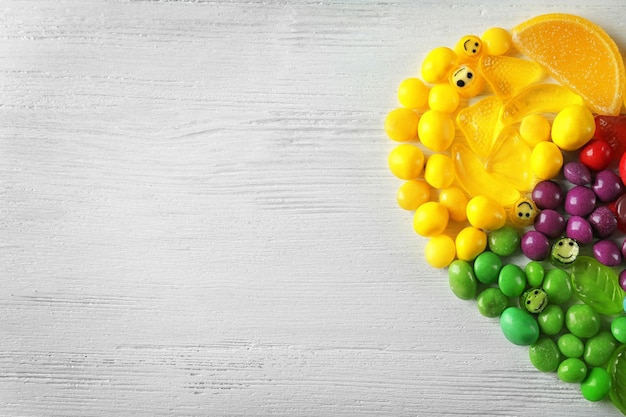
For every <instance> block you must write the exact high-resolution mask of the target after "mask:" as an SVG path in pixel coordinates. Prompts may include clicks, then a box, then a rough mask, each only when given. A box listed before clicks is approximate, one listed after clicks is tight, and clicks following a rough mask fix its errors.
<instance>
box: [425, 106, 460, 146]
mask: <svg viewBox="0 0 626 417" xmlns="http://www.w3.org/2000/svg"><path fill="white" fill-rule="evenodd" d="M417 132H418V136H419V140H420V141H421V142H422V143H423V144H424V146H426V147H427V148H428V149H430V150H431V151H434V152H443V151H445V150H446V149H448V148H449V147H450V145H451V144H452V141H453V140H454V133H455V132H454V121H453V120H452V118H451V117H450V116H449V115H448V114H446V113H442V112H440V111H435V110H428V111H427V112H426V113H424V114H423V115H422V117H420V120H419V123H418V124H417Z"/></svg>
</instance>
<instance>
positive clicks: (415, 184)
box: [396, 180, 430, 210]
mask: <svg viewBox="0 0 626 417" xmlns="http://www.w3.org/2000/svg"><path fill="white" fill-rule="evenodd" d="M396 199H397V201H398V205H399V206H400V207H401V208H403V209H405V210H416V209H417V208H418V207H419V206H421V205H422V204H424V203H425V202H427V201H428V200H430V185H428V184H427V183H426V182H424V181H422V180H410V181H407V182H405V183H404V184H402V186H401V187H400V188H399V189H398V194H397V196H396Z"/></svg>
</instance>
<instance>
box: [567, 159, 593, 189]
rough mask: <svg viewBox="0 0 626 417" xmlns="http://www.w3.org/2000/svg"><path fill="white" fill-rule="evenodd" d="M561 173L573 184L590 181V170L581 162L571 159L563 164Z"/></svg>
mask: <svg viewBox="0 0 626 417" xmlns="http://www.w3.org/2000/svg"><path fill="white" fill-rule="evenodd" d="M563 175H564V176H565V179H566V180H568V181H569V182H571V183H572V184H574V185H587V184H589V183H590V182H591V172H590V171H589V168H587V166H586V165H584V164H583V163H582V162H577V161H572V162H568V163H567V164H565V166H564V167H563Z"/></svg>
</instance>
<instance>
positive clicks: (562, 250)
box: [550, 237, 580, 266]
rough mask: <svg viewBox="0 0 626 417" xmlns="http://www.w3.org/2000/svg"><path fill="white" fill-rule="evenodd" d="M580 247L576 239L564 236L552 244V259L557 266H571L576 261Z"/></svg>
mask: <svg viewBox="0 0 626 417" xmlns="http://www.w3.org/2000/svg"><path fill="white" fill-rule="evenodd" d="M579 251H580V247H579V246H578V243H577V242H576V241H575V240H574V239H570V238H569V237H562V238H560V239H559V240H557V241H556V242H554V245H552V252H550V259H551V260H552V263H553V264H555V265H557V266H569V265H571V264H573V263H574V261H575V260H576V258H577V257H578V253H579Z"/></svg>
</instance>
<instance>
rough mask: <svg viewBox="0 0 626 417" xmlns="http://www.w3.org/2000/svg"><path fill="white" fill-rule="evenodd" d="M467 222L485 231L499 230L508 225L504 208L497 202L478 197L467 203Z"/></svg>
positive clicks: (481, 196)
mask: <svg viewBox="0 0 626 417" xmlns="http://www.w3.org/2000/svg"><path fill="white" fill-rule="evenodd" d="M466 214H467V220H468V221H469V222H470V224H471V225H472V226H474V227H477V228H479V229H483V230H497V229H499V228H501V227H502V226H504V224H505V223H506V214H505V212H504V207H502V204H500V203H498V202H497V201H495V200H493V199H491V198H489V197H485V196H483V195H478V196H476V197H473V198H472V199H471V200H469V201H468V202H467V207H466Z"/></svg>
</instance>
